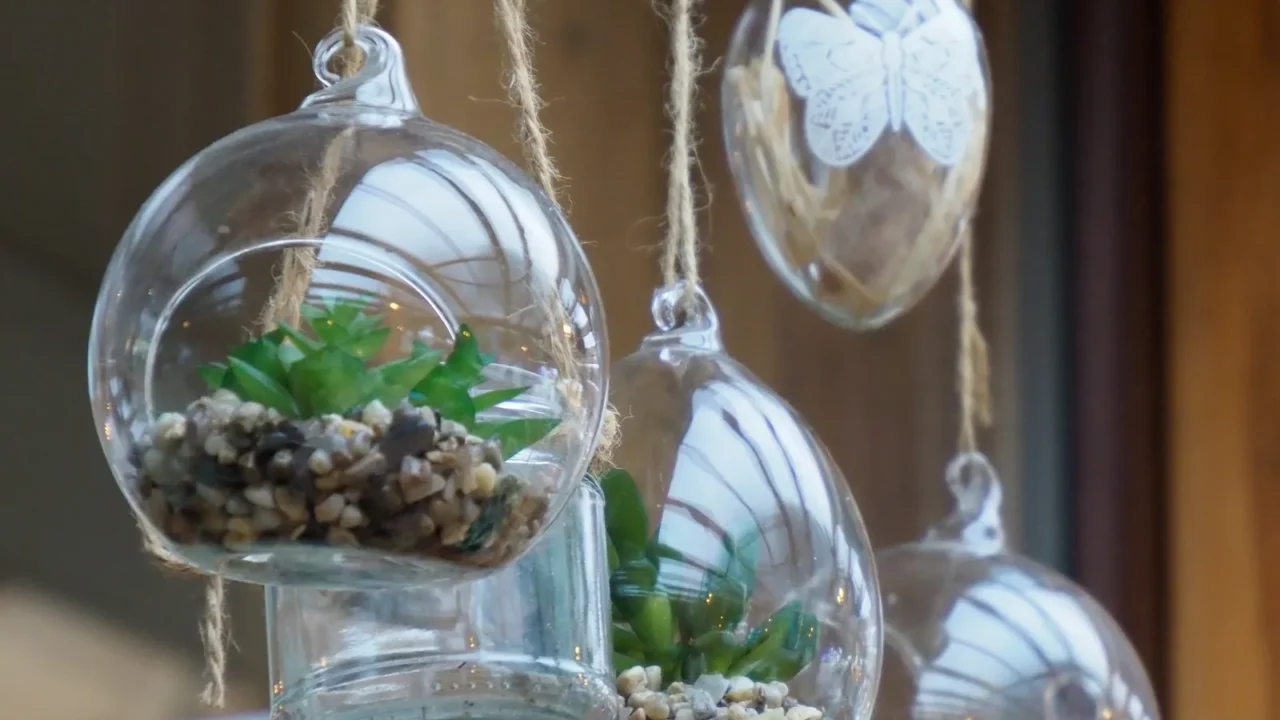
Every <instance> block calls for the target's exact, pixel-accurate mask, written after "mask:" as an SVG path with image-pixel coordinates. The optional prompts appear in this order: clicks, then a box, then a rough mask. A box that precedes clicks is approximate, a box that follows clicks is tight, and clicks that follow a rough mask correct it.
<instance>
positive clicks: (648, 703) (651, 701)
mask: <svg viewBox="0 0 1280 720" xmlns="http://www.w3.org/2000/svg"><path fill="white" fill-rule="evenodd" d="M640 709H642V710H644V714H645V716H647V717H648V718H649V720H667V718H669V717H671V708H669V707H668V706H667V699H666V698H664V697H663V696H662V693H652V694H650V695H649V697H648V698H646V699H645V701H644V704H643V705H641V706H640Z"/></svg>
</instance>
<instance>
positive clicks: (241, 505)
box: [224, 495, 253, 517]
mask: <svg viewBox="0 0 1280 720" xmlns="http://www.w3.org/2000/svg"><path fill="white" fill-rule="evenodd" d="M224 508H225V509H226V511H227V514H228V515H234V516H236V517H244V516H246V515H248V514H249V513H251V512H253V506H252V505H251V504H250V503H249V501H248V500H245V499H244V496H243V495H232V496H231V497H230V498H227V504H226V505H225V506H224Z"/></svg>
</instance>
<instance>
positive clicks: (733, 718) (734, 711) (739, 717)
mask: <svg viewBox="0 0 1280 720" xmlns="http://www.w3.org/2000/svg"><path fill="white" fill-rule="evenodd" d="M749 717H751V716H750V715H748V714H747V709H746V708H744V707H743V706H741V705H730V706H729V720H747V718H749Z"/></svg>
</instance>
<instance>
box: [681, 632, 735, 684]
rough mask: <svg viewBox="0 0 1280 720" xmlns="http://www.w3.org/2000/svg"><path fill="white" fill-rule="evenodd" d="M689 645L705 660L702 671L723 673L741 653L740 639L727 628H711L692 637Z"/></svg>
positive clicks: (726, 671) (727, 670)
mask: <svg viewBox="0 0 1280 720" xmlns="http://www.w3.org/2000/svg"><path fill="white" fill-rule="evenodd" d="M691 647H693V648H694V649H695V650H697V651H698V652H699V653H700V654H701V655H702V657H703V659H704V661H705V662H706V669H705V670H704V671H703V672H708V673H718V674H721V675H723V674H725V673H728V672H729V667H730V666H731V665H732V664H733V661H734V660H735V659H736V658H738V657H739V656H740V655H741V654H742V641H741V640H739V639H738V637H737V635H735V634H734V633H732V632H729V631H727V630H712V631H710V632H707V633H704V634H702V635H699V636H698V637H696V638H694V639H693V642H692V643H691Z"/></svg>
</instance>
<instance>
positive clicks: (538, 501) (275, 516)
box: [135, 390, 547, 565]
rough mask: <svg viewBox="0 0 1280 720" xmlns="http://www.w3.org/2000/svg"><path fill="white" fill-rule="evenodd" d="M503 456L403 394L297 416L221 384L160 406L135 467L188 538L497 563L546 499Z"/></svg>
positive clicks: (162, 512) (536, 519)
mask: <svg viewBox="0 0 1280 720" xmlns="http://www.w3.org/2000/svg"><path fill="white" fill-rule="evenodd" d="M502 457H503V456H502V449H501V448H500V447H499V446H498V445H497V444H496V443H495V442H485V441H482V440H481V439H480V438H478V437H475V436H473V435H469V434H468V432H467V428H465V427H464V426H462V425H461V424H459V423H456V422H453V421H450V420H443V421H442V420H441V418H440V416H439V413H437V412H435V411H434V410H432V409H430V408H425V407H422V408H420V407H414V406H412V405H410V404H409V403H407V402H406V403H402V404H401V405H400V406H398V407H397V408H396V409H395V410H394V411H392V410H390V409H388V408H387V407H385V406H384V405H382V403H380V402H378V401H374V402H371V403H369V404H368V405H366V406H365V407H363V408H359V409H357V410H354V411H352V412H350V413H348V414H347V416H345V417H344V416H339V415H325V416H321V417H319V418H315V419H310V420H300V421H293V420H289V419H286V418H285V417H284V416H282V415H281V414H280V413H278V412H276V411H275V410H274V409H271V408H266V407H264V406H262V405H261V404H259V403H256V402H243V401H242V400H241V399H240V398H239V397H237V396H236V395H235V393H233V392H230V391H227V390H219V391H217V392H215V393H214V394H213V395H212V396H209V397H202V398H200V399H199V400H197V401H195V402H194V403H192V404H191V405H190V406H189V407H188V408H187V410H186V412H185V413H166V414H164V415H161V416H160V417H159V418H158V419H157V421H156V422H155V425H154V426H153V428H152V432H151V433H150V438H149V439H148V440H144V442H142V443H140V444H139V445H138V448H137V450H136V456H135V461H136V462H135V465H136V467H138V469H139V478H138V488H139V492H140V497H141V498H142V501H143V505H144V508H145V510H146V512H147V515H148V516H149V517H150V518H151V521H152V522H153V523H154V524H155V526H156V527H158V528H160V529H161V530H162V531H163V532H164V533H165V534H166V535H167V536H168V537H169V538H170V539H172V540H173V541H174V542H177V543H180V544H185V545H190V544H201V543H217V544H221V545H224V546H226V547H227V548H229V549H232V550H235V549H237V548H240V547H244V546H249V545H251V544H254V543H263V542H271V541H277V542H289V541H293V542H299V543H313V544H315V543H322V544H327V545H331V546H345V547H366V548H370V549H374V550H380V551H387V552H391V553H397V554H411V555H417V556H425V557H441V558H448V559H451V560H454V561H460V562H466V563H468V564H472V565H492V564H498V563H501V562H502V561H504V560H506V559H507V558H510V557H512V556H514V555H516V554H519V552H520V551H521V550H522V549H523V548H524V546H525V545H527V544H528V541H529V538H530V537H532V536H534V535H536V534H537V532H538V530H539V529H540V527H541V525H542V522H543V520H544V516H545V514H546V510H547V496H546V494H545V492H543V491H541V490H539V489H537V488H534V487H532V486H530V485H529V484H528V483H527V482H525V481H524V480H522V479H520V478H518V477H516V476H515V475H511V474H507V473H504V471H503V462H502Z"/></svg>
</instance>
